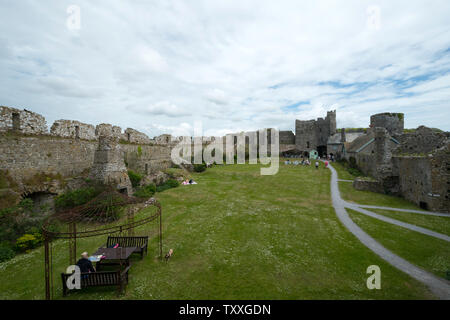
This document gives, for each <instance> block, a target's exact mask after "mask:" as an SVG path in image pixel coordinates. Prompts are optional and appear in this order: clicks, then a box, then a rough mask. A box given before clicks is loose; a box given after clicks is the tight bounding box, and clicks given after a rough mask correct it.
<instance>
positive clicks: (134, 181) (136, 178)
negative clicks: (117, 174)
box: [128, 170, 142, 188]
mask: <svg viewBox="0 0 450 320" xmlns="http://www.w3.org/2000/svg"><path fill="white" fill-rule="evenodd" d="M128 177H130V181H131V185H132V186H133V188H136V187H137V186H139V182H141V180H142V175H140V174H139V173H137V172H134V171H133V170H128Z"/></svg>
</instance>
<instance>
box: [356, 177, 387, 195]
mask: <svg viewBox="0 0 450 320" xmlns="http://www.w3.org/2000/svg"><path fill="white" fill-rule="evenodd" d="M353 187H354V188H355V189H356V190H360V191H371V192H378V193H383V192H384V189H383V186H382V185H381V183H380V182H378V181H377V180H370V179H365V178H356V179H355V180H353Z"/></svg>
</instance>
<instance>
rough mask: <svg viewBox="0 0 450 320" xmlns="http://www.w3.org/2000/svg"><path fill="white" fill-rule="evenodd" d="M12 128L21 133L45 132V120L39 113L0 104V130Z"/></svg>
mask: <svg viewBox="0 0 450 320" xmlns="http://www.w3.org/2000/svg"><path fill="white" fill-rule="evenodd" d="M8 130H14V131H17V132H21V133H23V134H46V133H47V132H48V129H47V122H46V121H45V118H44V117H43V116H41V115H40V114H37V113H34V112H31V111H28V110H19V109H16V108H10V107H4V106H0V131H8Z"/></svg>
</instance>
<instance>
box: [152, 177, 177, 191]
mask: <svg viewBox="0 0 450 320" xmlns="http://www.w3.org/2000/svg"><path fill="white" fill-rule="evenodd" d="M179 185H180V183H179V182H178V181H177V180H174V179H169V180H167V181H166V182H164V183H163V184H162V185H160V186H157V187H156V191H157V192H163V191H165V190H168V189H172V188H176V187H178V186H179Z"/></svg>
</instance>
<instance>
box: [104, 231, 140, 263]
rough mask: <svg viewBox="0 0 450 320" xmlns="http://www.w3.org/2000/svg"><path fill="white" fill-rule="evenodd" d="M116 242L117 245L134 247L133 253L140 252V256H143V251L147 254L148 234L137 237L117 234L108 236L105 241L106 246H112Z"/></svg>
mask: <svg viewBox="0 0 450 320" xmlns="http://www.w3.org/2000/svg"><path fill="white" fill-rule="evenodd" d="M116 244H118V245H119V247H135V248H136V249H135V250H134V252H135V253H140V255H141V258H143V257H144V253H145V254H147V246H148V236H139V237H131V236H130V237H119V236H108V240H107V241H106V247H107V248H109V247H112V246H114V245H116Z"/></svg>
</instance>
